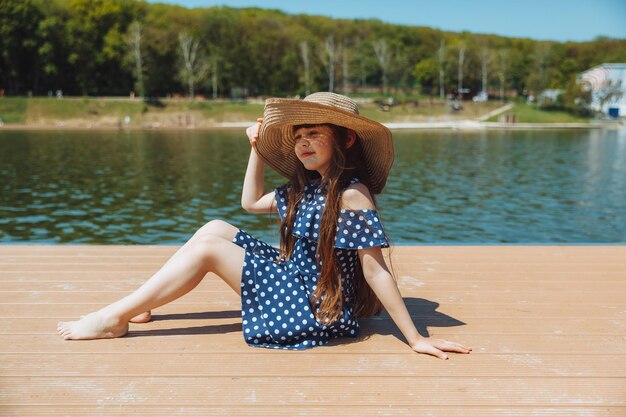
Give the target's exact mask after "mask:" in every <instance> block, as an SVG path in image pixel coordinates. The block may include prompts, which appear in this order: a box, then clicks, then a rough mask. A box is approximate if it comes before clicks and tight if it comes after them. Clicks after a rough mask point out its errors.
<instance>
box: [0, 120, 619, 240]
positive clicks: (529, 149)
mask: <svg viewBox="0 0 626 417" xmlns="http://www.w3.org/2000/svg"><path fill="white" fill-rule="evenodd" d="M394 138H395V148H396V162H395V164H394V168H393V169H392V173H391V177H390V179H389V181H388V185H387V188H386V189H385V192H384V193H383V194H382V195H381V196H380V197H379V200H378V201H379V204H380V208H381V212H382V215H383V219H384V220H385V221H386V226H387V229H388V231H389V233H390V235H391V237H392V239H393V241H394V242H395V243H399V244H420V243H428V244H432V243H442V244H443V243H564V242H569V243H578V242H581V243H582V242H585V243H616V242H625V241H626V238H625V237H626V134H625V133H624V132H621V131H542V132H535V131H527V132H514V131H504V132H494V131H478V132H460V131H445V132H414V131H413V132H400V131H397V132H394ZM248 152H249V147H248V144H247V140H246V139H245V137H244V136H243V133H242V132H193V131H189V132H188V131H183V132H0V181H1V184H0V192H1V195H0V242H2V243H13V244H15V243H20V242H36V243H111V244H129V243H141V244H180V243H182V242H184V241H185V240H187V239H188V237H189V236H190V235H191V234H192V233H193V232H194V231H195V230H197V228H198V227H200V226H202V225H203V224H204V223H206V222H207V221H209V220H211V219H214V218H222V219H226V220H228V221H230V222H231V223H233V224H235V225H237V226H239V227H242V228H245V229H247V230H249V231H251V232H252V233H254V234H255V235H257V236H259V237H261V238H263V239H266V240H269V241H272V242H276V241H277V233H276V231H275V229H276V224H275V223H276V218H275V216H269V215H261V216H259V215H252V214H248V213H245V212H244V211H243V210H242V209H241V208H240V205H239V198H240V192H241V183H242V179H243V175H244V170H245V165H246V163H247V157H248ZM282 181H283V180H282V179H281V178H280V177H279V176H278V175H276V174H273V173H271V174H270V175H269V176H268V179H267V188H268V189H269V188H271V187H273V186H275V185H277V184H279V183H281V182H282Z"/></svg>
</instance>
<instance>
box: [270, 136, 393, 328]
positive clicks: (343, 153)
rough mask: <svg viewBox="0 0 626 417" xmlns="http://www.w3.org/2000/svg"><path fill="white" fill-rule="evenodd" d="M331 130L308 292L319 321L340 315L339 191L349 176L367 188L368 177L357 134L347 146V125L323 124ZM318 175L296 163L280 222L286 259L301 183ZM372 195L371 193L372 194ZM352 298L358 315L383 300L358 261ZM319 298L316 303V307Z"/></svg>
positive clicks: (378, 308)
mask: <svg viewBox="0 0 626 417" xmlns="http://www.w3.org/2000/svg"><path fill="white" fill-rule="evenodd" d="M313 126H317V125H300V126H295V127H294V128H293V131H294V132H295V131H296V130H297V129H299V128H302V127H313ZM325 126H328V127H330V128H331V129H332V131H333V136H334V140H333V142H332V147H333V152H332V162H331V164H330V167H329V168H328V173H327V175H326V176H325V177H324V178H323V179H322V180H321V183H320V185H319V186H320V188H321V189H322V190H324V191H325V192H326V206H325V208H324V212H323V214H322V219H321V222H320V232H319V240H318V243H317V250H316V261H317V263H318V265H319V267H320V276H319V278H318V281H317V287H316V289H315V291H313V293H312V294H311V296H310V299H309V302H310V303H311V306H312V307H313V308H312V309H311V310H312V311H313V313H314V314H315V318H316V319H317V321H319V322H320V323H326V324H330V323H333V322H334V321H336V320H337V319H339V317H340V316H341V315H342V309H343V296H342V283H341V275H340V273H339V268H338V266H337V262H336V259H335V253H334V251H335V235H336V232H337V221H338V219H339V212H340V210H341V193H342V192H343V191H344V190H345V188H346V187H347V186H348V185H349V183H350V180H351V179H352V178H355V177H356V178H358V179H359V181H360V182H361V183H362V184H364V185H365V186H366V187H368V189H370V186H369V180H368V175H367V170H366V167H365V166H364V165H363V163H362V161H363V151H362V148H361V142H360V139H359V138H358V137H357V139H356V141H355V142H354V144H353V145H352V146H350V147H349V148H346V143H347V140H348V129H347V128H344V127H341V126H336V125H332V124H325ZM316 178H320V175H319V173H318V172H317V171H308V170H306V169H305V168H304V166H303V165H302V164H301V163H298V164H297V167H296V172H295V175H294V177H293V178H291V179H290V185H291V187H289V191H288V199H287V200H288V201H287V210H286V214H285V217H284V218H283V221H282V223H281V226H280V254H281V258H283V259H289V258H290V257H291V254H292V253H293V249H294V245H295V237H294V236H293V235H292V230H293V224H294V220H295V216H296V210H297V206H298V204H299V203H300V200H301V199H302V197H303V196H304V187H305V185H306V184H307V183H309V182H310V181H311V180H314V179H316ZM372 198H374V197H373V195H372ZM354 286H355V295H356V297H355V300H354V313H355V314H356V316H357V317H370V316H372V315H377V314H379V313H380V311H381V310H382V304H381V302H380V300H379V299H378V297H377V296H376V294H375V293H374V291H372V289H371V288H370V286H369V285H368V284H367V282H366V281H365V277H364V275H363V268H362V267H361V264H360V262H357V269H356V273H355V277H354ZM318 302H319V306H318V307H317V308H315V306H316V304H317V303H318Z"/></svg>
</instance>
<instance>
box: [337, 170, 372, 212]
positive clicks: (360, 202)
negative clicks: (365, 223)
mask: <svg viewBox="0 0 626 417" xmlns="http://www.w3.org/2000/svg"><path fill="white" fill-rule="evenodd" d="M341 208H342V209H346V210H375V209H376V205H375V204H374V199H373V198H372V195H371V193H370V190H369V189H368V188H367V186H366V185H365V184H363V183H361V182H360V181H359V180H358V179H356V178H355V179H353V180H352V181H350V184H349V185H348V186H347V187H346V189H345V190H344V191H343V193H342V194H341Z"/></svg>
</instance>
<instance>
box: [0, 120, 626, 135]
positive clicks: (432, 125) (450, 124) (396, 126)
mask: <svg viewBox="0 0 626 417" xmlns="http://www.w3.org/2000/svg"><path fill="white" fill-rule="evenodd" d="M254 123H256V122H255V121H248V122H230V123H216V124H213V125H203V126H151V125H122V126H107V125H104V126H102V125H86V126H85V125H74V126H73V125H69V126H68V125H64V124H63V125H40V124H13V123H11V124H4V125H0V132H1V131H119V132H122V131H154V132H167V131H181V132H183V131H198V132H203V131H234V130H242V129H245V128H246V127H248V126H250V125H252V124H254ZM382 124H383V125H384V126H386V127H388V128H389V129H391V130H554V129H606V130H621V129H624V128H626V125H625V124H624V122H623V121H608V122H607V121H600V122H596V123H594V122H591V123H499V122H479V121H475V120H457V121H447V122H415V123H412V122H393V123H382Z"/></svg>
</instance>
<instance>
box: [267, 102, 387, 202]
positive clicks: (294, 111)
mask: <svg viewBox="0 0 626 417" xmlns="http://www.w3.org/2000/svg"><path fill="white" fill-rule="evenodd" d="M324 123H331V124H334V125H337V126H343V127H346V128H348V129H351V130H354V131H355V132H356V134H357V135H358V136H359V138H360V141H361V146H362V148H363V158H364V162H365V166H366V169H367V172H368V175H369V183H370V191H371V192H372V193H373V194H379V193H380V192H381V191H382V190H383V188H384V187H385V183H386V182H387V176H388V175H389V170H390V169H391V166H392V165H393V139H392V135H391V131H390V130H389V129H388V128H386V127H385V126H383V125H382V124H380V123H378V122H375V121H373V120H370V119H368V118H365V117H363V116H360V115H359V108H358V105H357V104H356V103H355V102H354V100H352V99H351V98H349V97H346V96H343V95H340V94H335V93H329V92H320V93H313V94H310V95H308V96H306V97H305V98H304V99H302V100H300V99H284V98H270V99H268V100H266V102H265V111H264V112H263V123H262V124H261V129H260V131H259V139H258V140H257V144H256V149H257V152H258V154H259V155H260V156H261V158H263V160H265V162H267V164H269V165H270V166H271V167H272V168H273V169H274V170H276V171H277V172H278V173H280V174H281V175H282V176H284V177H286V178H292V177H293V175H294V173H295V170H296V164H299V163H300V161H299V160H298V158H297V157H296V155H295V151H294V143H295V142H294V141H295V139H294V135H293V127H294V126H297V125H304V124H324Z"/></svg>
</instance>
